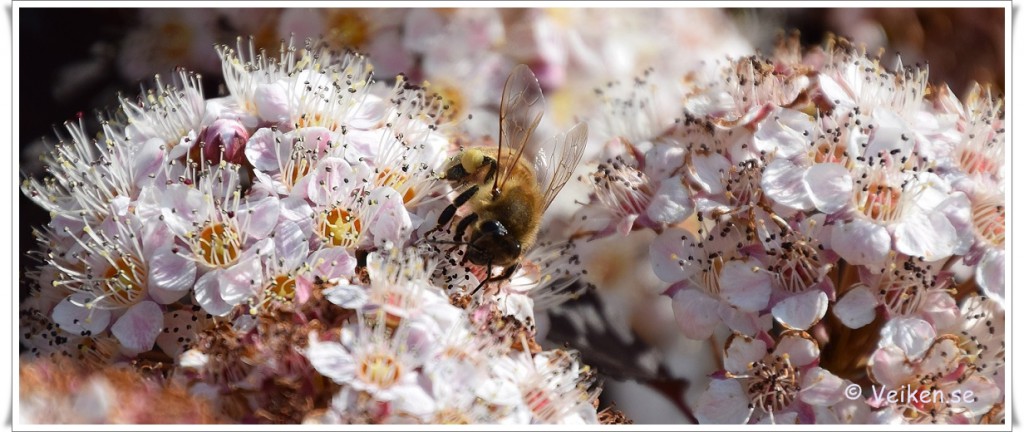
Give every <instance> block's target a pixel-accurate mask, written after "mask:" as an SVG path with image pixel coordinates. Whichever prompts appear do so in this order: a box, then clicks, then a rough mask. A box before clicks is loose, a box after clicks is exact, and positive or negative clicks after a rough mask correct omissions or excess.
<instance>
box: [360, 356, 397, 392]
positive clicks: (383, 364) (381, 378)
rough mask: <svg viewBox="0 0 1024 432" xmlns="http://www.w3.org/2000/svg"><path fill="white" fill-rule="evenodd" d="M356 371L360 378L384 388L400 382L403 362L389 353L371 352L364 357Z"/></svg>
mask: <svg viewBox="0 0 1024 432" xmlns="http://www.w3.org/2000/svg"><path fill="white" fill-rule="evenodd" d="M356 373H357V375H358V377H359V379H360V380H362V381H364V382H367V383H372V384H374V385H376V386H377V387H379V388H382V389H384V388H389V387H391V386H393V385H395V384H396V383H398V381H399V379H400V378H401V377H402V364H401V363H400V362H399V361H398V360H397V359H396V358H395V357H394V356H392V355H390V354H388V353H384V352H377V353H371V354H368V355H366V356H365V357H363V358H362V360H361V361H360V362H359V366H358V367H357V368H356Z"/></svg>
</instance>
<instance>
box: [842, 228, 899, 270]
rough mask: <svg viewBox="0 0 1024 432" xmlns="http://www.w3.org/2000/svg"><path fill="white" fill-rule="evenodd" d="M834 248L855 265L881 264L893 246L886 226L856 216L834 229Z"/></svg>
mask: <svg viewBox="0 0 1024 432" xmlns="http://www.w3.org/2000/svg"><path fill="white" fill-rule="evenodd" d="M832 248H833V250H835V251H836V253H838V254H839V256H841V257H843V258H844V259H845V260H847V261H849V262H850V264H853V265H866V266H880V265H882V264H884V263H885V258H886V257H887V256H888V255H889V251H890V250H891V248H892V237H890V236H889V232H888V231H886V229H885V227H882V226H879V225H875V224H873V223H871V222H868V221H865V220H861V219H859V218H854V219H853V220H852V221H850V222H845V223H844V222H838V223H836V225H835V228H833V229H832Z"/></svg>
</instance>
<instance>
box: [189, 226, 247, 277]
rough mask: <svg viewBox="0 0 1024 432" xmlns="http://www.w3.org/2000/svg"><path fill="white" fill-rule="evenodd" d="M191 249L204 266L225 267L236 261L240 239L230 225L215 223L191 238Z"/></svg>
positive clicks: (240, 246) (239, 249)
mask: <svg viewBox="0 0 1024 432" xmlns="http://www.w3.org/2000/svg"><path fill="white" fill-rule="evenodd" d="M192 247H193V250H194V251H195V253H196V256H197V257H199V259H200V260H201V261H202V262H203V263H204V264H206V265H208V266H210V267H227V266H230V265H231V264H234V263H235V261H236V260H237V259H238V255H239V252H240V251H241V249H242V238H241V236H240V235H239V233H238V230H236V229H235V228H234V227H232V226H231V225H228V224H225V223H220V222H215V223H210V224H207V225H206V226H205V227H204V228H203V230H202V231H200V232H199V235H198V236H195V237H193V240H192Z"/></svg>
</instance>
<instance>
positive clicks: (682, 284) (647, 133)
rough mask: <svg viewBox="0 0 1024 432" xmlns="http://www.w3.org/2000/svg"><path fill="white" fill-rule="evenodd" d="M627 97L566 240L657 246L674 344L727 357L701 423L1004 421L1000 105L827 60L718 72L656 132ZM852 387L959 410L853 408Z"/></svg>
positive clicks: (612, 106) (839, 50) (823, 53)
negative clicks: (638, 239)
mask: <svg viewBox="0 0 1024 432" xmlns="http://www.w3.org/2000/svg"><path fill="white" fill-rule="evenodd" d="M635 84H636V85H635V86H634V87H633V88H632V89H627V90H628V91H629V92H630V93H629V94H627V95H626V96H621V95H620V94H619V93H620V90H621V89H617V88H613V89H606V90H605V91H604V92H602V94H603V95H605V97H606V100H607V101H608V102H609V108H608V115H607V120H606V121H605V122H604V124H605V125H606V126H607V128H606V131H607V132H606V136H605V137H603V138H604V139H605V140H606V144H605V146H604V147H603V151H604V156H605V157H606V159H605V161H604V162H602V163H600V164H599V165H598V167H597V170H596V171H595V172H593V173H592V174H591V175H590V176H589V180H590V183H591V185H592V191H591V199H590V201H589V204H587V205H586V206H585V207H584V208H583V209H582V210H580V211H579V212H578V213H577V216H576V219H575V224H576V226H577V227H579V229H580V230H582V231H583V232H588V233H591V234H593V235H595V236H611V235H617V236H625V235H628V234H629V233H630V232H632V231H635V230H641V229H651V230H654V231H655V232H656V233H657V237H656V238H655V240H654V241H653V242H652V243H651V246H650V255H651V258H650V259H651V263H652V267H653V270H654V272H655V274H657V276H658V277H659V278H660V279H661V280H662V282H663V283H664V284H665V286H666V287H667V288H666V289H665V292H664V294H665V295H667V296H669V297H671V299H672V306H673V309H674V312H675V317H676V320H677V322H678V324H679V328H680V330H681V331H682V334H683V335H684V336H686V337H687V338H691V339H708V338H715V339H716V340H721V339H727V340H726V341H725V344H724V352H723V353H722V355H723V356H724V363H723V364H722V365H720V367H721V370H720V371H719V372H717V373H716V374H714V375H713V379H712V381H711V383H710V385H709V387H708V389H707V391H706V392H705V393H704V394H703V396H702V397H701V398H700V399H699V401H697V404H696V409H695V414H696V417H697V419H698V420H699V421H701V422H709V423H719V422H725V423H746V422H755V423H756V422H758V421H763V422H777V423H779V422H798V423H815V422H824V423H829V422H833V423H834V422H854V423H864V422H892V421H896V422H909V423H916V422H941V423H947V422H1000V421H1002V420H1001V419H1002V403H1001V401H1002V399H1003V394H1002V388H1003V385H1004V384H1003V381H1004V374H1003V372H1002V363H1003V355H1004V352H1003V340H1004V337H1003V330H1002V329H1003V308H1004V285H1005V283H1004V279H1003V275H1004V256H1005V251H1004V241H1005V233H1004V231H1005V224H1006V222H1005V214H1006V212H1005V207H1004V205H1003V203H1004V192H1003V190H1004V189H1003V188H1004V186H1003V183H1004V164H1005V163H1004V158H1003V147H1004V141H1003V140H1004V127H1005V125H1004V120H1003V113H1002V102H1001V100H999V99H998V98H996V97H994V96H993V95H991V94H990V93H989V91H987V90H984V89H982V88H981V87H976V88H975V89H974V90H973V91H972V92H971V93H970V94H968V95H966V97H965V98H964V99H963V101H962V102H961V100H958V99H957V98H956V97H955V96H954V95H953V94H952V93H951V91H949V89H948V88H946V87H936V86H931V85H929V84H928V82H927V71H926V70H922V69H917V68H909V67H904V66H903V65H901V64H897V65H896V67H895V69H894V70H888V69H886V68H885V67H883V66H881V65H880V64H879V61H878V60H877V59H875V58H872V57H870V56H867V55H865V53H864V52H863V51H861V50H858V49H856V48H855V47H853V46H852V45H851V44H849V43H848V42H845V41H843V40H841V39H840V40H833V41H831V42H830V44H829V45H828V46H826V47H824V48H821V49H814V50H810V51H808V52H806V53H804V52H803V51H802V49H801V48H800V47H799V46H798V44H797V43H796V42H795V41H793V40H791V39H790V40H783V43H782V44H780V46H779V49H778V52H777V53H776V54H775V55H774V57H770V58H769V57H763V56H760V55H757V56H749V57H743V58H740V59H737V60H734V61H729V62H726V63H725V64H724V65H721V67H720V68H719V69H718V70H716V71H715V72H713V73H711V74H708V75H705V76H701V77H698V78H696V80H695V83H694V84H695V90H694V91H693V92H691V93H690V94H689V95H688V96H687V97H686V98H685V99H684V100H683V101H682V103H681V104H680V106H678V109H679V112H681V113H682V116H681V117H680V118H678V119H676V120H675V122H670V123H668V124H664V123H663V122H659V120H658V115H659V114H658V113H656V112H654V110H653V109H652V106H653V105H652V104H651V101H652V99H653V97H654V96H653V95H654V94H655V92H656V91H657V90H656V84H657V83H656V82H652V81H651V80H649V79H644V78H638V79H637V80H636V82H635ZM693 217H695V219H696V220H695V221H694V220H693V219H692V218H693ZM958 305H959V306H958ZM982 323H984V324H982ZM980 333H984V338H981V337H980V336H981V335H980ZM940 358H941V361H940ZM850 384H859V385H865V386H867V385H875V386H877V387H879V388H881V386H883V385H884V386H886V387H887V388H889V389H899V388H901V386H905V385H910V386H911V388H913V389H917V388H919V387H927V388H941V389H946V390H949V391H951V390H952V387H954V386H960V387H962V390H964V391H966V390H971V391H972V392H973V394H974V395H975V396H976V399H975V400H974V401H972V402H971V403H945V404H943V403H931V404H924V405H922V404H916V405H915V404H909V403H904V404H899V403H893V402H892V401H891V400H890V399H891V398H889V399H887V398H885V397H884V395H883V397H880V398H879V397H878V396H877V395H872V394H870V392H867V391H865V394H866V395H867V397H865V398H859V397H858V398H852V400H850V399H849V398H845V397H843V393H842V392H843V389H844V387H846V386H847V385H850ZM947 393H948V391H947ZM871 396H875V397H871ZM896 399H898V398H896ZM946 402H949V401H946Z"/></svg>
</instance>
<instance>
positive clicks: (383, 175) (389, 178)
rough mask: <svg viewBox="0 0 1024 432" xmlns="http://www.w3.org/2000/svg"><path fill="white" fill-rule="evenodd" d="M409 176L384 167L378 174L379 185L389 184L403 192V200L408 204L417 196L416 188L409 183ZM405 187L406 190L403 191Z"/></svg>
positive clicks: (388, 185)
mask: <svg viewBox="0 0 1024 432" xmlns="http://www.w3.org/2000/svg"><path fill="white" fill-rule="evenodd" d="M408 181H409V176H408V175H405V174H402V173H399V172H397V171H394V170H391V169H388V168H384V169H381V171H380V173H378V174H377V185H378V186H387V187H390V188H392V189H394V190H396V191H399V192H400V193H401V194H402V202H403V203H405V204H408V203H409V201H412V200H413V198H416V190H415V189H414V188H413V187H412V185H409V184H408ZM403 189H404V191H403Z"/></svg>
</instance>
